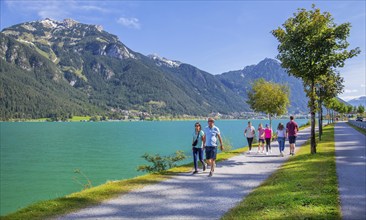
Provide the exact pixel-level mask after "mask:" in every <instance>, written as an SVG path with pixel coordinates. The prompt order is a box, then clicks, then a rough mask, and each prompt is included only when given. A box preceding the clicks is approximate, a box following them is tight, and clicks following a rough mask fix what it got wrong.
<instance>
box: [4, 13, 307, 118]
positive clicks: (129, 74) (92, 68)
mask: <svg viewBox="0 0 366 220" xmlns="http://www.w3.org/2000/svg"><path fill="white" fill-rule="evenodd" d="M0 39H1V43H0V56H1V64H2V65H1V68H0V77H1V82H2V83H1V84H0V86H1V87H0V89H1V90H0V91H2V92H1V94H0V95H1V96H0V97H1V99H0V108H1V112H2V115H1V116H0V117H1V118H14V117H15V118H17V117H29V116H31V117H48V116H49V115H50V114H72V115H77V114H103V113H105V112H112V113H113V112H117V113H118V112H121V111H124V110H136V111H142V112H151V113H155V114H173V115H176V114H189V115H207V114H208V113H211V112H220V113H222V114H230V113H234V112H244V111H249V110H250V109H249V106H248V105H247V103H246V102H245V101H246V94H247V91H248V90H249V89H250V84H251V83H252V82H253V81H254V80H256V79H258V78H261V77H263V78H265V79H266V80H271V81H274V82H281V83H283V82H289V86H290V89H291V92H292V100H293V101H292V102H291V104H292V106H291V108H290V110H291V111H306V97H305V96H304V93H303V89H301V90H299V89H298V88H299V87H301V88H302V85H301V81H300V80H298V79H296V78H293V77H289V76H288V75H287V73H286V72H285V71H284V70H283V69H282V68H281V66H280V64H279V63H278V62H277V61H276V60H273V59H265V60H263V61H261V62H260V63H258V64H257V65H252V66H248V67H245V68H244V69H243V70H238V71H231V72H228V73H224V74H221V75H212V74H210V73H207V72H205V71H202V70H200V69H198V68H197V67H194V66H192V65H189V64H185V63H182V62H179V61H173V60H169V59H167V58H164V57H160V56H158V55H156V54H155V55H149V56H144V55H142V54H140V53H137V52H135V51H132V50H131V49H129V48H128V47H127V46H125V45H124V44H123V43H122V42H120V41H119V39H118V38H117V36H115V35H113V34H110V33H108V32H106V31H104V30H103V28H102V27H101V26H98V25H88V24H82V23H79V22H77V21H74V20H72V19H65V20H64V21H62V22H60V21H54V20H51V19H44V20H41V21H34V22H26V23H22V24H18V25H14V26H12V27H9V28H5V29H3V30H2V32H1V33H0ZM15 88H16V89H15ZM157 103H159V104H157Z"/></svg>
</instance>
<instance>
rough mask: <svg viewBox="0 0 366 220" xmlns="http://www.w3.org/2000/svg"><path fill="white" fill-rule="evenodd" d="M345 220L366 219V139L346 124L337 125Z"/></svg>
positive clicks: (337, 161) (336, 139)
mask: <svg viewBox="0 0 366 220" xmlns="http://www.w3.org/2000/svg"><path fill="white" fill-rule="evenodd" d="M334 131H335V146H336V166H337V175H338V183H339V192H340V198H341V209H342V218H343V219H345V220H348V219H361V220H364V219H366V143H365V140H366V136H365V135H363V134H361V133H359V132H358V131H356V130H355V129H353V128H352V127H350V126H349V125H347V123H345V122H339V123H337V124H336V126H335V130H334Z"/></svg>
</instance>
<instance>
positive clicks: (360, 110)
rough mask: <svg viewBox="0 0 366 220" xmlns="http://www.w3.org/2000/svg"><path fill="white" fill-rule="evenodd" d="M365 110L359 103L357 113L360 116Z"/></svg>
mask: <svg viewBox="0 0 366 220" xmlns="http://www.w3.org/2000/svg"><path fill="white" fill-rule="evenodd" d="M364 112H365V106H363V105H359V106H358V108H357V113H358V114H360V115H361V116H362V114H363V113H364Z"/></svg>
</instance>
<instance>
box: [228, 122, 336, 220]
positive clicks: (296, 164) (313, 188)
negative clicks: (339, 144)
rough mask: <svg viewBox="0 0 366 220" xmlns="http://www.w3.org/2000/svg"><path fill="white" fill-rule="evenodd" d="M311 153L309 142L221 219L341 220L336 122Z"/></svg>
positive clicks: (327, 127) (326, 131)
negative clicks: (336, 153)
mask: <svg viewBox="0 0 366 220" xmlns="http://www.w3.org/2000/svg"><path fill="white" fill-rule="evenodd" d="M323 132H324V134H323V140H322V141H321V142H320V143H318V146H317V151H318V153H317V154H315V155H311V154H310V153H309V152H310V144H309V143H308V142H307V143H306V144H305V145H304V146H302V147H301V149H300V150H299V151H298V153H297V155H296V156H295V157H291V158H290V159H289V160H288V161H286V162H285V163H284V164H283V165H282V166H281V168H280V169H279V170H278V171H276V172H275V173H273V174H272V175H271V176H270V177H269V178H268V179H267V180H266V181H265V182H264V183H262V184H261V185H260V186H259V187H258V188H256V189H255V190H254V191H253V192H251V193H250V194H249V195H248V196H247V197H246V198H245V199H244V200H243V201H242V202H240V203H239V204H238V205H237V206H236V207H234V208H233V209H231V210H230V211H229V212H227V213H226V214H225V215H224V216H223V217H222V219H223V220H228V219H341V211H340V203H339V192H338V182H337V175H336V166H335V144H334V125H329V126H326V127H324V131H323Z"/></svg>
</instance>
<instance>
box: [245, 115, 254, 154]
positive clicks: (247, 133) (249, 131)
mask: <svg viewBox="0 0 366 220" xmlns="http://www.w3.org/2000/svg"><path fill="white" fill-rule="evenodd" d="M254 135H255V128H254V127H253V126H252V123H251V122H250V121H248V127H247V128H245V131H244V136H245V137H247V141H248V145H249V151H248V154H250V153H251V152H252V143H253V138H254Z"/></svg>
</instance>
